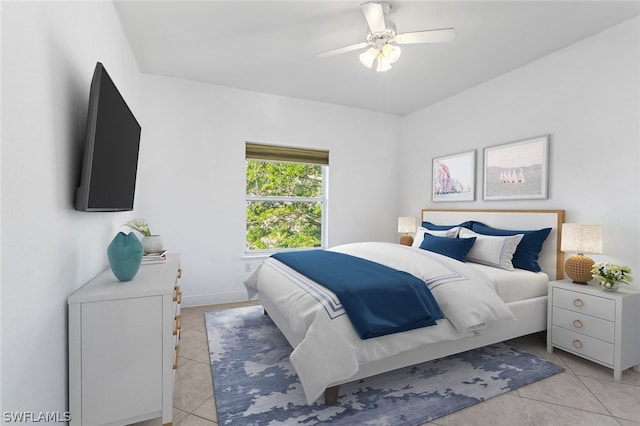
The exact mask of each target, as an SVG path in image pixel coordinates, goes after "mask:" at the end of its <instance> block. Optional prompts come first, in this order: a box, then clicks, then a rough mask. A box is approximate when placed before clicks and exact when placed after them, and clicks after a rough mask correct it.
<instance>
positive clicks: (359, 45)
mask: <svg viewBox="0 0 640 426" xmlns="http://www.w3.org/2000/svg"><path fill="white" fill-rule="evenodd" d="M368 45H369V43H367V42H366V41H363V42H362V43H357V44H352V45H351V46H346V47H341V48H339V49H333V50H328V51H326V52H322V53H318V58H327V57H329V56H335V55H340V54H342V53H347V52H351V51H354V50H358V49H362V48H364V47H367V46H368Z"/></svg>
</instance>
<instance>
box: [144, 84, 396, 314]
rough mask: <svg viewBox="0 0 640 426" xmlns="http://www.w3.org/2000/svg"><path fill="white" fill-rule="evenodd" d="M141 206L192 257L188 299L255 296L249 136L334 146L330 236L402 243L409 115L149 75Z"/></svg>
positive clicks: (186, 268)
mask: <svg viewBox="0 0 640 426" xmlns="http://www.w3.org/2000/svg"><path fill="white" fill-rule="evenodd" d="M142 82H143V84H142V87H143V93H142V98H143V102H144V117H143V120H144V123H145V124H144V125H143V127H144V128H143V132H144V134H145V143H144V144H143V146H142V147H141V151H140V165H139V187H138V188H139V190H138V192H137V195H136V197H137V203H138V204H137V206H138V207H139V211H140V212H141V214H142V215H143V216H144V217H145V218H147V219H148V220H149V222H150V226H151V229H152V231H153V232H154V233H158V234H161V235H162V236H163V240H164V242H165V245H166V247H167V248H168V249H169V250H173V251H177V252H180V253H181V254H182V266H183V279H182V280H181V281H182V288H183V292H184V297H183V301H184V303H185V305H186V306H190V305H203V304H210V303H221V302H228V301H238V300H245V299H246V297H247V295H246V290H245V288H244V285H243V284H242V282H243V279H244V278H245V276H246V275H247V274H246V272H245V268H244V264H245V262H249V263H250V264H251V265H252V268H253V267H255V263H256V261H255V260H254V261H250V260H247V259H243V254H244V243H245V240H244V220H245V201H244V191H245V177H244V174H245V161H244V144H245V141H252V142H264V143H274V144H283V145H291V146H302V147H313V148H322V149H329V151H330V166H329V210H328V211H329V223H328V231H329V234H328V240H329V245H330V246H333V245H336V244H341V243H345V242H352V241H362V240H370V239H377V240H386V241H395V240H396V239H397V238H398V235H397V233H396V227H397V226H396V221H397V219H396V204H395V197H396V194H395V188H396V169H395V166H396V164H397V160H396V158H397V146H398V144H397V139H398V135H399V123H400V118H398V117H394V116H389V115H385V114H377V113H371V112H365V111H361V110H357V109H352V108H345V107H338V106H334V105H329V104H322V103H315V102H309V101H304V100H296V99H291V98H283V97H278V96H273V95H265V94H259V93H254V92H247V91H241V90H236V89H230V88H225V87H220V86H214V85H210V84H204V83H198V82H192V81H185V80H178V79H171V78H165V77H158V76H153V75H144V76H143V78H142Z"/></svg>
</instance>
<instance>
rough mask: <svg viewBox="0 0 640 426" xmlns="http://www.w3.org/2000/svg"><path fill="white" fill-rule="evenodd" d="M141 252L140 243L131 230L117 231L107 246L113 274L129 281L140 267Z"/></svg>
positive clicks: (121, 279) (119, 278)
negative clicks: (125, 231) (129, 231)
mask: <svg viewBox="0 0 640 426" xmlns="http://www.w3.org/2000/svg"><path fill="white" fill-rule="evenodd" d="M142 253H143V249H142V243H141V242H140V240H139V239H138V238H137V237H136V236H135V234H134V233H133V232H131V233H129V234H125V233H124V232H119V233H118V235H116V236H115V237H114V238H113V240H112V241H111V244H109V247H108V248H107V257H108V258H109V265H110V266H111V271H113V275H115V276H116V278H117V279H118V280H120V281H131V280H132V279H133V277H135V276H136V274H137V273H138V270H139V269H140V263H141V262H142Z"/></svg>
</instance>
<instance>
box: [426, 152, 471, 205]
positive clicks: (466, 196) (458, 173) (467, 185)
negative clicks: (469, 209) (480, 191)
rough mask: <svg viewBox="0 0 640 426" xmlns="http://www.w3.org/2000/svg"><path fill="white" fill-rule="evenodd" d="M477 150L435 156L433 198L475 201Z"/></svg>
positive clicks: (437, 200)
mask: <svg viewBox="0 0 640 426" xmlns="http://www.w3.org/2000/svg"><path fill="white" fill-rule="evenodd" d="M475 181H476V150H475V149H474V150H472V151H466V152H461V153H458V154H452V155H447V156H444V157H436V158H433V161H432V181H431V182H432V185H431V200H432V201H434V202H440V201H449V202H450V201H475V197H476V185H475Z"/></svg>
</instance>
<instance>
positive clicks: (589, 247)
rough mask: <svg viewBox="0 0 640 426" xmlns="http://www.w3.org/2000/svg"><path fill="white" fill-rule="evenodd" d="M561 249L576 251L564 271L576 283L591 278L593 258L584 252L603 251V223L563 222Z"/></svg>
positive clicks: (585, 281)
mask: <svg viewBox="0 0 640 426" xmlns="http://www.w3.org/2000/svg"><path fill="white" fill-rule="evenodd" d="M560 250H561V251H565V252H566V251H568V252H575V253H577V254H574V255H573V256H571V257H569V258H568V259H567V261H566V262H565V264H564V272H565V273H566V274H567V276H568V277H569V278H571V279H572V280H573V282H574V283H576V284H586V283H587V282H588V281H589V280H591V278H592V277H591V268H592V267H593V265H594V262H593V259H591V258H590V257H588V256H585V255H584V253H594V254H600V253H602V225H583V224H579V223H563V224H562V241H561V243H560Z"/></svg>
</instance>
